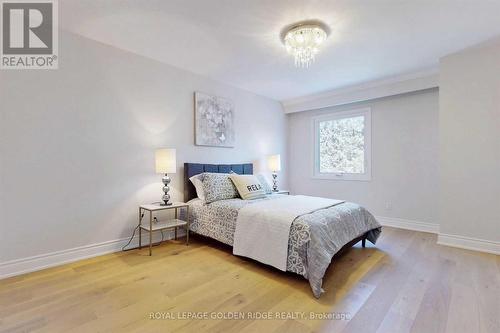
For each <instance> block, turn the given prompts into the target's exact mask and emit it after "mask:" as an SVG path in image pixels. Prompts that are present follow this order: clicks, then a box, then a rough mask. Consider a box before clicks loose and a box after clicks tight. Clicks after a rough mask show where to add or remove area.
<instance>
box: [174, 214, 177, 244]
mask: <svg viewBox="0 0 500 333" xmlns="http://www.w3.org/2000/svg"><path fill="white" fill-rule="evenodd" d="M175 219H176V220H177V208H175ZM174 239H175V240H177V227H175V229H174Z"/></svg>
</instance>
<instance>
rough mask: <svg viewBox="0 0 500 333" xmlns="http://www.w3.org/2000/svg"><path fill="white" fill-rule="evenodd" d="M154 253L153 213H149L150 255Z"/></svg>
mask: <svg viewBox="0 0 500 333" xmlns="http://www.w3.org/2000/svg"><path fill="white" fill-rule="evenodd" d="M152 253H153V212H152V211H149V255H150V256H151V255H152Z"/></svg>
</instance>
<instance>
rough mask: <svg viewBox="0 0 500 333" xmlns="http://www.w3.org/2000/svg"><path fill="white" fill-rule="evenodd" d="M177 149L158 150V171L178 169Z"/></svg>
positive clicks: (173, 171)
mask: <svg viewBox="0 0 500 333" xmlns="http://www.w3.org/2000/svg"><path fill="white" fill-rule="evenodd" d="M175 155H176V153H175V149H167V148H162V149H157V150H156V154H155V157H156V173H175V172H176V171H177V159H176V158H175Z"/></svg>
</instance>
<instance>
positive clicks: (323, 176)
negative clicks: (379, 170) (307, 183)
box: [311, 174, 372, 182]
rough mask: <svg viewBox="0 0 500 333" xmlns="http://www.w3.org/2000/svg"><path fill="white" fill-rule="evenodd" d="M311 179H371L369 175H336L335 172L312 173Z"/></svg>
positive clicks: (363, 180)
mask: <svg viewBox="0 0 500 333" xmlns="http://www.w3.org/2000/svg"><path fill="white" fill-rule="evenodd" d="M311 178H312V179H323V180H340V181H360V182H369V181H371V180H372V177H371V175H369V174H364V175H336V174H314V175H312V177H311Z"/></svg>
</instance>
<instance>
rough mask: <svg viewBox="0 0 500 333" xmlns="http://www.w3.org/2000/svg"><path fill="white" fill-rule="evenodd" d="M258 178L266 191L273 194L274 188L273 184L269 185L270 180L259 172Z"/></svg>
mask: <svg viewBox="0 0 500 333" xmlns="http://www.w3.org/2000/svg"><path fill="white" fill-rule="evenodd" d="M257 179H258V180H259V182H260V183H261V184H262V187H263V188H264V192H266V194H272V193H273V189H272V187H271V185H269V182H268V181H267V178H266V176H264V175H263V174H261V173H259V174H258V175H257Z"/></svg>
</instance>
